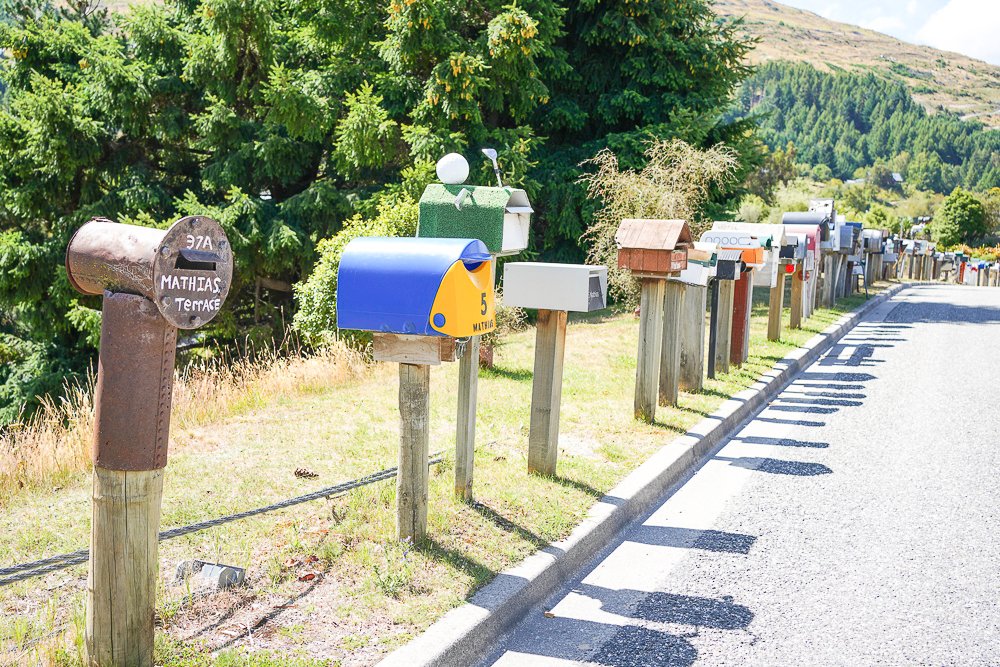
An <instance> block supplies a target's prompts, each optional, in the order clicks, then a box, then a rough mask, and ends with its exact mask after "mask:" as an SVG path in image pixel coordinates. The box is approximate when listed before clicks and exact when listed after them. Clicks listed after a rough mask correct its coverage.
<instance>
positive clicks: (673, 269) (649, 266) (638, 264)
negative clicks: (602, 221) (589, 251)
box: [615, 219, 692, 279]
mask: <svg viewBox="0 0 1000 667" xmlns="http://www.w3.org/2000/svg"><path fill="white" fill-rule="evenodd" d="M615 243H617V244H618V268H620V269H628V270H630V271H631V272H632V274H633V275H634V276H635V277H637V278H660V279H665V278H667V276H669V275H671V274H677V273H680V272H681V271H683V270H684V269H686V268H687V265H688V248H690V247H691V246H692V239H691V230H690V229H689V228H688V225H687V223H686V222H684V221H683V220H635V219H627V220H622V222H621V225H619V226H618V231H617V232H616V233H615Z"/></svg>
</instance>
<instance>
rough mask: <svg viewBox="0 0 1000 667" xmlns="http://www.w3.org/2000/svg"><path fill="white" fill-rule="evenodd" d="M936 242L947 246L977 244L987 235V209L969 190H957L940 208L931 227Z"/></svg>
mask: <svg viewBox="0 0 1000 667" xmlns="http://www.w3.org/2000/svg"><path fill="white" fill-rule="evenodd" d="M931 229H932V230H933V233H934V240H935V241H937V242H938V243H941V244H943V245H946V246H953V245H955V244H957V243H976V242H978V241H980V240H982V238H983V237H984V236H985V235H986V233H987V232H988V231H989V230H988V229H987V220H986V209H985V207H984V206H983V203H982V202H981V201H980V200H979V199H978V198H976V197H975V196H974V195H973V194H972V193H971V192H969V191H968V190H963V189H962V188H955V190H954V191H953V192H952V193H951V194H950V195H948V196H947V197H946V198H945V200H944V203H943V204H941V206H940V208H938V210H937V213H936V214H935V216H934V222H933V224H932V225H931Z"/></svg>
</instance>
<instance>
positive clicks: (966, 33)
mask: <svg viewBox="0 0 1000 667" xmlns="http://www.w3.org/2000/svg"><path fill="white" fill-rule="evenodd" d="M998 27H1000V2H995V1H994V0H950V2H948V4H946V5H945V6H944V7H942V8H941V9H939V10H937V11H936V12H934V13H933V14H931V16H930V18H929V19H927V23H925V24H924V27H922V28H921V29H920V30H919V31H918V32H917V35H916V38H917V41H919V42H922V43H924V44H929V45H930V46H934V47H937V48H939V49H944V50H946V51H956V52H958V53H963V54H965V55H967V56H972V57H973V58H979V59H981V60H985V61H987V62H991V63H993V64H995V65H1000V39H998V38H997V32H998Z"/></svg>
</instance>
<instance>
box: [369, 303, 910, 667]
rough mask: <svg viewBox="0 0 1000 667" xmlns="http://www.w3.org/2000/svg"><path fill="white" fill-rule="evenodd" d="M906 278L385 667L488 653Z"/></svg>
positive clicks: (675, 443)
mask: <svg viewBox="0 0 1000 667" xmlns="http://www.w3.org/2000/svg"><path fill="white" fill-rule="evenodd" d="M907 286H908V285H906V284H903V285H895V286H893V287H891V288H889V289H888V290H886V291H885V292H883V293H881V294H878V295H876V296H874V297H872V298H871V299H870V300H868V301H867V302H866V303H865V304H864V305H863V306H861V307H860V308H858V309H857V310H855V311H853V312H851V313H846V314H844V315H843V316H842V317H841V318H840V319H838V320H837V321H836V322H834V323H833V324H831V325H830V326H829V327H827V328H826V329H824V330H823V332H822V333H819V334H817V335H816V336H813V337H812V338H811V339H810V340H809V341H808V342H807V343H806V344H805V346H804V347H801V348H798V349H797V350H794V351H792V352H791V353H790V354H789V355H788V356H786V357H785V358H784V359H782V360H781V361H779V362H777V363H776V364H775V366H774V368H773V369H771V370H770V371H768V372H766V373H764V375H763V376H762V377H761V378H760V380H758V381H757V382H756V383H754V385H753V386H752V387H750V388H748V389H745V390H743V391H741V392H739V393H738V394H736V395H735V396H733V397H732V398H730V399H729V400H727V401H726V402H724V403H723V404H722V405H721V406H720V407H719V409H718V410H716V411H715V412H713V413H712V414H711V415H709V416H708V417H706V418H705V419H703V420H702V421H701V422H699V423H698V424H697V425H696V426H695V427H694V428H692V429H691V430H690V431H688V432H687V433H686V434H685V435H683V436H681V437H680V438H676V439H675V440H672V441H671V442H670V443H669V444H668V445H665V446H664V447H662V448H661V449H659V450H658V451H657V452H656V453H654V454H653V455H652V456H651V457H650V458H649V459H648V460H647V461H646V462H645V463H643V464H642V465H640V466H639V467H638V468H636V469H635V470H634V471H632V472H631V473H630V474H629V475H628V476H627V477H625V479H623V480H622V481H621V482H619V483H618V485H617V486H615V488H613V489H612V490H611V491H609V492H608V494H607V495H605V496H604V497H602V498H601V499H600V500H599V501H597V503H595V504H594V506H593V507H592V508H591V509H590V512H589V514H588V516H587V518H586V519H585V520H584V521H583V523H581V524H580V525H579V526H577V527H576V528H575V529H574V530H573V532H572V533H571V534H570V536H569V537H567V538H566V539H564V540H561V541H559V542H556V543H554V544H552V545H550V546H548V547H546V548H544V549H542V550H541V551H539V552H537V553H535V554H533V555H532V556H529V557H528V558H527V559H525V560H524V561H522V562H521V563H519V564H518V565H515V566H514V567H512V568H509V569H507V570H504V571H503V572H501V573H500V574H498V575H497V576H496V578H495V579H494V580H493V581H491V582H490V583H489V584H487V585H486V586H485V587H483V588H482V589H481V590H480V591H479V592H477V593H476V594H475V595H474V596H473V597H472V599H471V600H470V601H469V602H467V603H465V604H464V605H462V606H461V607H457V608H455V609H452V610H451V611H450V612H448V613H447V614H445V615H444V616H443V617H442V618H441V619H440V620H438V621H437V622H436V623H434V624H433V625H432V626H431V627H429V628H428V629H427V630H426V631H425V632H424V633H422V634H421V635H420V636H419V637H417V638H416V639H414V640H413V641H411V642H409V643H408V644H406V645H404V646H402V647H400V648H399V649H397V650H396V651H395V652H393V653H391V654H389V655H388V656H387V657H386V658H385V659H384V660H382V661H381V662H380V663H379V665H380V667H423V666H427V667H431V666H434V667H443V666H446V665H447V666H451V665H455V666H461V667H465V666H467V665H473V664H475V663H477V662H478V661H480V660H482V659H483V658H484V657H485V656H486V655H487V654H488V653H489V651H491V650H492V649H493V648H494V645H495V644H496V643H497V642H498V641H499V640H500V638H501V637H503V635H504V634H506V633H508V632H510V631H511V630H513V629H514V626H515V625H516V624H517V623H519V622H520V621H521V620H522V619H523V618H524V615H525V614H526V613H527V612H528V611H529V610H530V609H531V608H532V607H534V606H535V605H537V604H539V603H541V602H543V601H544V600H545V599H546V598H548V597H549V596H550V595H551V594H552V593H554V592H555V591H556V590H557V589H558V587H559V586H560V585H561V584H562V583H563V582H564V581H566V580H567V579H569V578H570V577H572V576H573V575H574V574H575V573H576V572H577V571H578V570H579V569H580V568H581V567H583V566H584V565H586V564H587V563H589V562H590V561H591V560H592V559H593V558H594V557H595V556H596V555H598V554H599V553H600V552H601V550H602V549H604V548H605V547H606V546H607V543H608V541H609V540H610V539H611V538H613V537H614V536H615V535H616V534H617V533H618V532H619V531H620V530H621V529H622V528H624V527H625V526H626V525H627V524H628V523H630V522H631V521H633V520H634V519H636V518H638V517H640V516H642V515H643V514H645V513H646V512H647V511H648V510H649V505H650V503H652V502H653V501H655V500H656V499H658V498H660V497H661V496H662V495H663V494H664V493H665V492H666V491H667V490H668V489H669V488H670V487H671V486H673V485H674V484H676V483H677V482H679V481H681V480H682V479H683V478H684V477H685V476H686V475H688V474H690V473H691V472H693V471H694V469H695V468H697V467H698V465H700V463H701V462H702V459H703V457H704V456H705V455H706V454H707V453H708V452H710V451H711V450H713V449H714V448H715V447H716V446H717V445H719V444H720V443H721V442H722V441H723V440H724V439H725V438H727V437H728V436H729V435H730V434H731V433H732V432H733V431H734V430H735V429H736V428H737V427H739V426H740V425H742V424H743V423H744V422H745V421H746V420H747V419H749V418H750V417H752V416H753V415H754V414H755V413H756V412H757V411H758V410H759V409H760V408H761V407H763V406H764V404H765V403H767V402H768V401H770V400H771V399H772V398H774V397H775V396H776V395H777V394H778V393H779V392H781V391H782V390H783V389H784V388H785V387H786V386H787V385H788V384H789V383H790V382H791V380H792V379H793V378H794V377H795V376H796V375H797V374H798V373H799V372H800V371H802V370H803V369H805V368H806V367H807V366H809V365H810V364H812V363H813V362H814V361H816V360H817V359H818V358H819V357H820V356H821V355H822V354H823V353H824V352H826V351H827V350H829V349H830V348H831V347H833V345H835V344H836V343H837V341H839V340H840V339H841V338H842V337H843V336H844V335H845V334H846V333H847V332H848V331H850V330H851V329H853V328H854V326H855V325H856V324H857V323H858V322H859V321H860V320H861V318H862V317H864V316H865V315H867V314H868V313H869V312H871V311H872V310H874V309H875V308H877V307H878V306H879V305H881V304H883V303H885V302H886V301H888V300H889V299H891V298H892V297H893V296H895V295H896V294H898V293H899V292H900V291H902V290H903V289H905V288H906V287H907Z"/></svg>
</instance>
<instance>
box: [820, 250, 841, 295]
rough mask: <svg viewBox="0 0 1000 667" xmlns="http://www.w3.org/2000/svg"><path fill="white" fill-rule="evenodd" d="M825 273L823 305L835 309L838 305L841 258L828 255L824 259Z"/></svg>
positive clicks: (831, 254)
mask: <svg viewBox="0 0 1000 667" xmlns="http://www.w3.org/2000/svg"><path fill="white" fill-rule="evenodd" d="M823 260H824V263H825V265H826V266H825V269H826V270H825V271H824V272H823V305H824V306H826V307H827V308H833V306H834V304H836V303H837V272H838V269H839V268H840V263H839V261H838V260H839V256H838V255H835V254H833V253H828V254H827V255H826V257H824V258H823Z"/></svg>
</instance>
